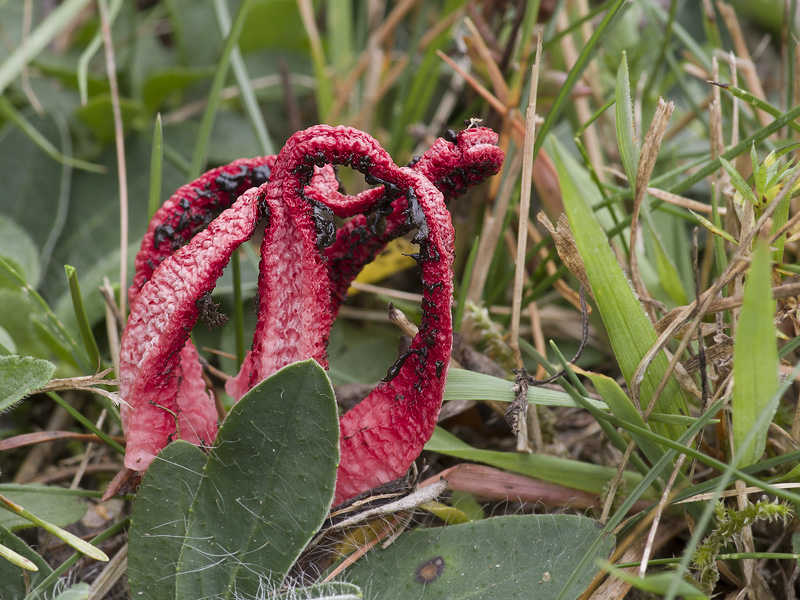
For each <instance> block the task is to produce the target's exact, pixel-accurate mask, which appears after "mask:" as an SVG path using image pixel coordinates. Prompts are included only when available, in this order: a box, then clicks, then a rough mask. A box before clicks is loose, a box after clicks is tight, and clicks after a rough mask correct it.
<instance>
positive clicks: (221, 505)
mask: <svg viewBox="0 0 800 600" xmlns="http://www.w3.org/2000/svg"><path fill="white" fill-rule="evenodd" d="M338 460H339V420H338V416H337V410H336V399H335V397H334V395H333V388H332V387H331V384H330V381H329V380H328V377H327V375H326V374H325V371H323V370H322V368H321V367H320V366H319V365H318V364H317V363H316V362H314V361H313V360H307V361H304V362H299V363H295V364H293V365H289V366H288V367H285V368H283V369H281V370H280V371H278V372H277V373H275V374H274V375H273V376H272V377H269V378H268V379H266V380H264V381H262V382H261V383H260V384H258V385H257V386H256V387H254V388H253V389H252V390H250V392H248V393H247V394H246V395H245V396H244V397H243V398H242V399H241V400H240V401H239V402H238V403H237V404H236V405H235V406H234V407H233V409H232V410H231V412H230V413H229V414H228V417H227V418H226V419H225V422H224V423H223V425H222V427H221V428H220V430H219V434H218V435H217V440H216V442H215V443H214V446H213V448H212V449H211V456H210V457H209V459H208V463H207V464H206V467H205V469H204V471H203V478H202V480H201V482H200V487H199V489H198V491H197V496H196V498H195V501H194V504H193V505H192V508H191V511H190V516H189V526H188V528H187V531H186V541H185V543H184V546H183V550H182V551H181V556H180V562H179V565H178V582H177V597H178V598H211V597H213V598H220V599H228V598H232V597H233V595H234V592H235V593H236V594H238V595H239V596H244V597H248V596H249V595H251V596H254V595H255V594H256V592H257V591H258V589H259V586H261V585H267V586H269V585H280V584H281V583H282V582H283V579H284V577H285V576H286V573H288V571H289V568H290V567H291V566H292V564H293V563H294V561H295V560H296V559H297V557H298V556H299V554H300V552H301V551H302V549H303V548H304V547H305V546H306V544H307V543H308V541H309V540H310V539H311V537H312V536H313V535H314V533H316V531H317V530H318V529H319V527H320V526H321V525H322V522H323V520H324V519H325V517H326V515H327V513H328V509H329V507H330V503H331V501H332V500H333V492H334V484H335V480H336V466H337V463H338Z"/></svg>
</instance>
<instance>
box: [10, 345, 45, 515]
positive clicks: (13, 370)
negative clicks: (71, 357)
mask: <svg viewBox="0 0 800 600" xmlns="http://www.w3.org/2000/svg"><path fill="white" fill-rule="evenodd" d="M55 372H56V366H55V365H54V364H53V363H51V362H49V361H47V360H43V359H41V358H34V357H32V356H17V355H12V356H0V412H3V411H4V410H8V409H9V408H10V407H11V406H13V405H14V404H16V403H17V402H19V401H20V400H22V399H23V398H24V397H25V396H27V395H28V394H30V393H31V392H33V391H34V390H37V389H39V388H40V387H42V386H43V385H45V384H46V383H47V382H48V381H50V378H51V377H52V376H53V373H55ZM4 516H5V515H2V514H0V525H5V527H9V525H8V524H7V523H3V517H4Z"/></svg>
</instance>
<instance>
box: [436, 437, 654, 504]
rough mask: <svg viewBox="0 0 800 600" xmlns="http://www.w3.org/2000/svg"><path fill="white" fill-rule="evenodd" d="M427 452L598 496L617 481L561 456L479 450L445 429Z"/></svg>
mask: <svg viewBox="0 0 800 600" xmlns="http://www.w3.org/2000/svg"><path fill="white" fill-rule="evenodd" d="M425 450H430V451H431V452H438V453H440V454H446V455H448V456H455V457H456V458H461V459H463V460H470V461H474V462H479V463H484V464H487V465H491V466H493V467H497V468H498V469H505V470H506V471H511V472H512V473H520V474H521V475H527V476H528V477H535V478H536V479H541V480H543V481H550V482H553V483H558V484H560V485H564V486H567V487H571V488H574V489H576V490H583V491H586V492H592V493H594V494H602V493H603V490H604V489H605V487H606V486H607V485H608V483H609V481H611V480H612V479H614V476H615V475H616V473H617V470H616V469H612V468H610V467H602V466H599V465H595V464H590V463H584V462H580V461H577V460H570V459H567V458H559V457H557V456H546V455H540V454H521V453H517V452H499V451H496V450H479V449H478V448H473V447H472V446H470V445H469V444H466V443H464V442H462V441H461V440H460V439H458V438H457V437H456V436H454V435H453V434H452V433H449V432H448V431H445V430H444V429H442V428H441V427H437V428H436V429H435V430H434V431H433V435H432V436H431V439H430V440H428V443H427V444H425ZM623 478H624V479H625V481H626V482H627V484H628V486H629V488H630V489H633V487H635V486H636V484H637V483H639V481H641V476H640V475H639V474H638V473H633V472H629V471H626V472H625V473H624V474H623Z"/></svg>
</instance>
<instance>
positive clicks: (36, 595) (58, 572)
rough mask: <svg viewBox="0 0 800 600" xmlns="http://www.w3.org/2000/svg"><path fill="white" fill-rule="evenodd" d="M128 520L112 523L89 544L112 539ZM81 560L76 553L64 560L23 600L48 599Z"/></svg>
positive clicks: (79, 554)
mask: <svg viewBox="0 0 800 600" xmlns="http://www.w3.org/2000/svg"><path fill="white" fill-rule="evenodd" d="M128 521H129V519H127V518H126V519H122V520H121V521H120V522H119V523H114V524H113V525H112V526H111V527H109V528H108V529H106V530H104V531H103V532H101V533H99V534H98V535H96V536H95V537H93V538H92V541H91V542H89V543H90V544H92V545H93V546H97V545H99V544H101V543H102V542H104V541H106V540H107V539H109V538H111V537H114V536H115V535H117V534H118V533H119V532H120V531H122V530H124V529H125V527H126V526H127V525H128ZM81 558H83V554H81V553H79V552H76V553H75V554H73V555H72V556H70V557H69V558H68V559H67V560H65V561H64V562H63V563H61V565H59V566H58V568H56V569H53V572H52V573H50V575H48V576H47V577H46V578H45V579H44V580H43V581H42V582H41V583H40V584H39V585H37V586H36V587H35V588H34V589H33V590H32V591H31V592H30V593H29V594H28V595H27V596H25V600H42V599H43V598H47V597H49V594H45V592H47V591H48V590H49V589H50V588H51V587H52V586H53V585H55V583H56V582H57V581H58V580H59V578H60V577H61V576H62V575H63V574H64V573H65V572H66V571H68V570H69V568H70V567H71V566H72V565H74V564H75V563H76V562H78V561H79V560H80V559H81Z"/></svg>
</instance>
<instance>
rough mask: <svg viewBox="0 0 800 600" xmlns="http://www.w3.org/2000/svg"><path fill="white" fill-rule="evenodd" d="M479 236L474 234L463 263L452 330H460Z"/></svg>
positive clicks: (479, 239)
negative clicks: (465, 261) (473, 239)
mask: <svg viewBox="0 0 800 600" xmlns="http://www.w3.org/2000/svg"><path fill="white" fill-rule="evenodd" d="M480 241H481V237H480V236H476V237H475V241H474V242H472V248H471V249H470V251H469V256H468V257H467V264H465V265H464V270H463V271H462V272H463V275H462V276H461V285H460V286H459V288H458V301H457V303H456V312H455V314H454V315H453V331H461V320H462V319H463V318H464V308H465V307H466V303H467V292H468V291H469V282H470V281H472V270H473V269H474V268H475V260H476V259H477V258H478V247H479V246H480Z"/></svg>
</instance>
